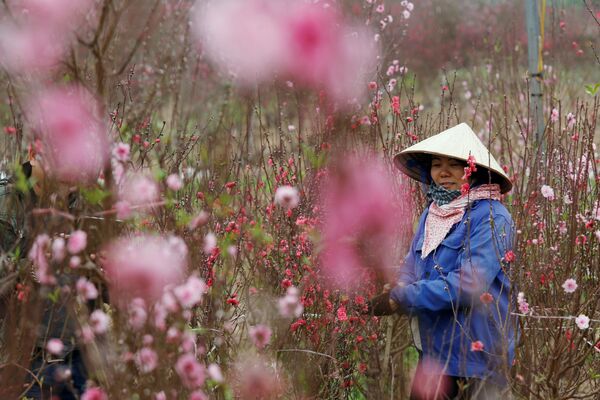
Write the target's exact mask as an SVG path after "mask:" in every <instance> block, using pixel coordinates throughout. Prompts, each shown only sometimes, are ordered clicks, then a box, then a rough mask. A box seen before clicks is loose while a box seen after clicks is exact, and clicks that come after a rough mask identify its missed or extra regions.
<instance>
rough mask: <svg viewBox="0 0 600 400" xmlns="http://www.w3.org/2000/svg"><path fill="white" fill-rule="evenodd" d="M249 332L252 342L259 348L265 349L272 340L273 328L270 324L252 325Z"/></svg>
mask: <svg viewBox="0 0 600 400" xmlns="http://www.w3.org/2000/svg"><path fill="white" fill-rule="evenodd" d="M248 334H249V335H250V339H251V340H252V343H254V345H255V346H256V347H257V348H259V349H264V348H265V346H266V345H268V344H269V342H270V341H271V334H272V332H271V328H269V327H268V326H266V325H262V324H259V325H256V326H251V327H250V329H249V331H248Z"/></svg>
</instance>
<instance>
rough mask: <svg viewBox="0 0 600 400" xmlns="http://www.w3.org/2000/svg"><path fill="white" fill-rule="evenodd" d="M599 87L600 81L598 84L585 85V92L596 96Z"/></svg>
mask: <svg viewBox="0 0 600 400" xmlns="http://www.w3.org/2000/svg"><path fill="white" fill-rule="evenodd" d="M598 89H600V82H598V83H596V84H589V85H585V92H586V93H587V94H589V95H590V96H595V95H596V93H597V92H598Z"/></svg>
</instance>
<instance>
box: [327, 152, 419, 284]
mask: <svg viewBox="0 0 600 400" xmlns="http://www.w3.org/2000/svg"><path fill="white" fill-rule="evenodd" d="M322 192H323V213H324V216H325V218H324V221H323V225H322V244H323V252H322V256H321V259H322V273H323V275H324V277H325V278H327V280H328V281H329V282H330V283H331V284H333V285H336V286H338V287H356V286H358V285H361V284H362V281H363V279H364V278H367V277H369V276H372V275H373V274H382V275H389V274H390V271H391V269H389V268H386V267H387V266H391V265H393V261H394V259H393V257H392V256H391V255H392V254H393V251H392V248H393V246H394V244H395V242H396V241H397V240H399V239H400V237H401V236H400V234H404V236H406V237H408V236H409V232H410V230H411V226H410V221H411V220H412V219H411V218H412V217H411V215H410V213H411V211H410V210H411V207H410V200H409V197H408V190H407V189H406V187H405V186H404V185H403V184H400V183H399V181H397V180H395V179H394V178H393V177H392V175H391V174H390V171H389V169H387V167H386V166H385V165H384V164H383V163H382V161H381V160H379V159H378V158H377V157H374V156H372V155H370V154H367V155H363V156H362V157H360V158H359V157H358V156H345V157H344V158H343V159H342V160H341V162H338V163H334V165H333V168H331V172H330V175H329V177H328V179H327V180H326V181H324V182H323V185H322ZM395 193H401V194H402V196H400V195H396V194H395ZM388 277H389V276H388Z"/></svg>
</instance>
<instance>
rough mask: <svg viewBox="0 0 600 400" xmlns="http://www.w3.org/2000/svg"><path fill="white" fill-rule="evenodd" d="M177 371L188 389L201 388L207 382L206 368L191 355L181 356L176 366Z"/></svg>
mask: <svg viewBox="0 0 600 400" xmlns="http://www.w3.org/2000/svg"><path fill="white" fill-rule="evenodd" d="M175 371H177V374H178V375H179V378H180V379H181V383H183V385H184V386H185V387H187V388H188V389H194V388H197V387H200V386H202V385H203V384H204V381H205V380H206V368H204V365H202V364H200V363H199V362H198V361H197V360H196V357H194V356H193V355H192V354H189V353H185V354H183V355H181V356H179V358H178V359H177V363H176V364H175Z"/></svg>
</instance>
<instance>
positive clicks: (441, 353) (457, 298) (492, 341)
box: [390, 200, 515, 383]
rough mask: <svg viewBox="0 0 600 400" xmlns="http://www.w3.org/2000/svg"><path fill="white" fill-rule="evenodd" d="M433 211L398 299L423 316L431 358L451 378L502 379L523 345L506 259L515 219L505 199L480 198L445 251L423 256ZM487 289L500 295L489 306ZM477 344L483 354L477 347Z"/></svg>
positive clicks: (406, 269) (421, 326) (422, 326)
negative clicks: (511, 307) (513, 313)
mask: <svg viewBox="0 0 600 400" xmlns="http://www.w3.org/2000/svg"><path fill="white" fill-rule="evenodd" d="M428 211H429V209H426V210H425V211H424V212H423V214H422V215H421V218H420V221H419V227H418V229H417V233H416V234H415V238H414V240H413V242H412V244H411V247H410V251H409V252H408V255H407V256H406V258H405V260H404V265H403V266H402V267H401V268H400V277H399V285H398V286H396V287H395V288H394V289H393V290H392V291H391V293H390V295H391V298H392V299H393V300H394V301H396V302H397V303H398V304H399V305H400V309H401V310H402V312H404V313H406V314H408V315H412V316H415V317H417V320H418V323H419V332H420V338H421V345H422V350H423V357H428V358H430V359H432V358H433V359H434V360H436V361H437V362H438V363H440V364H441V365H442V366H444V373H445V374H446V375H450V376H458V377H478V378H486V377H489V378H492V379H494V380H496V381H498V382H499V383H502V382H503V381H504V379H503V376H506V375H505V372H506V371H508V368H510V366H511V365H512V362H513V359H514V346H515V327H514V322H515V321H514V320H513V319H512V318H511V317H510V314H509V301H510V298H511V293H510V288H511V287H510V281H509V279H508V276H507V274H508V272H509V271H508V268H509V264H508V263H506V262H505V261H503V257H504V255H505V253H506V252H507V251H508V250H510V249H512V234H513V222H512V218H511V216H510V214H509V212H508V210H507V209H506V208H505V207H504V206H503V205H502V203H500V202H499V201H495V200H479V201H474V202H473V203H472V204H471V207H470V208H467V210H466V211H465V215H464V217H463V219H462V221H461V222H459V223H457V224H455V225H454V226H453V227H452V229H451V230H450V232H449V233H448V235H447V236H446V238H445V239H444V240H443V241H442V243H441V244H440V245H439V246H438V247H437V249H435V250H433V251H432V252H431V253H430V254H429V255H428V256H427V257H426V258H425V259H421V247H422V245H423V233H424V227H425V220H426V218H427V214H428ZM485 292H487V293H489V294H491V295H492V298H493V300H492V302H491V303H489V304H486V303H485V302H484V301H482V300H481V298H480V296H481V295H482V294H483V293H485ZM487 297H488V299H489V296H487ZM484 299H485V298H484ZM476 341H480V342H482V343H483V346H484V347H483V351H472V350H471V344H472V343H473V342H476Z"/></svg>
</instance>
